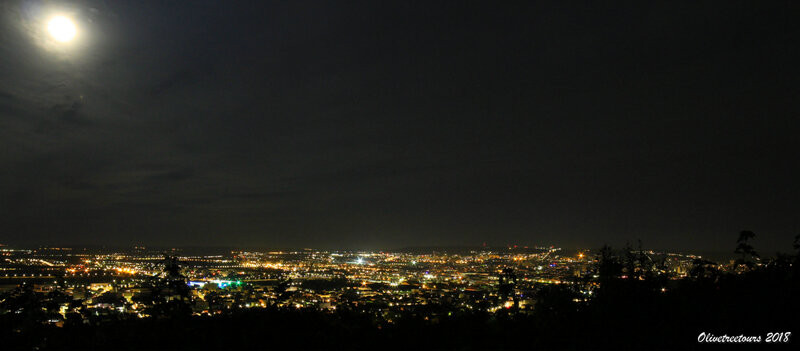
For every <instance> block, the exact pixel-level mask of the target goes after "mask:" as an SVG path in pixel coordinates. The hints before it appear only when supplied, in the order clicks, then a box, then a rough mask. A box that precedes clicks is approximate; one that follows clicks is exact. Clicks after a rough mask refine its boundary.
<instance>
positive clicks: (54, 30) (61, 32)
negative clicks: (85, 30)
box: [47, 16, 77, 43]
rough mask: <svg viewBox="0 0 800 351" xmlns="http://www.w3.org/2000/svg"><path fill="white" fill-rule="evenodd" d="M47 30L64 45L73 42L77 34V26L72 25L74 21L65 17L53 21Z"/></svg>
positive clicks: (55, 18)
mask: <svg viewBox="0 0 800 351" xmlns="http://www.w3.org/2000/svg"><path fill="white" fill-rule="evenodd" d="M47 29H48V30H49V31H50V35H52V36H53V38H54V39H55V40H58V41H60V42H62V43H64V42H68V41H70V40H72V38H74V37H75V33H76V32H77V30H76V29H75V25H74V24H72V21H70V20H69V18H66V17H64V16H58V17H54V18H53V19H51V20H50V23H48V24H47Z"/></svg>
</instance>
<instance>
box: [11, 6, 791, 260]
mask: <svg viewBox="0 0 800 351" xmlns="http://www.w3.org/2000/svg"><path fill="white" fill-rule="evenodd" d="M577 3H578V2H571V1H569V2H565V1H552V2H538V1H526V2H521V3H519V4H512V3H511V2H495V1H491V2H489V1H487V2H485V3H479V2H468V1H441V2H439V1H430V0H428V1H398V2H396V3H394V2H392V3H390V2H388V1H364V2H351V1H318V2H317V1H314V2H306V1H297V0H292V1H280V2H278V1H197V0H195V1H141V0H135V1H134V0H127V1H112V0H106V1H100V0H97V1H90V0H85V1H5V2H2V4H0V165H2V169H1V170H0V243H7V244H8V243H11V244H18V245H39V244H64V245H68V244H103V245H129V244H147V245H209V246H218V245H247V246H260V247H316V248H371V249H388V248H397V247H403V246H424V245H481V244H482V243H484V242H486V243H487V244H488V245H507V244H519V245H534V244H546V245H551V244H552V245H561V246H565V247H591V248H596V247H599V246H600V245H602V244H603V243H609V244H612V245H614V246H621V245H623V244H624V243H625V242H626V241H630V242H631V243H635V242H636V240H637V239H641V240H642V242H643V244H644V246H646V247H656V248H677V249H697V250H708V249H718V248H719V249H723V250H728V249H730V250H732V249H733V247H734V246H735V240H736V236H737V234H738V232H739V231H740V230H743V229H748V230H753V231H755V232H756V234H757V236H756V240H755V242H754V245H755V247H756V249H762V250H763V251H765V253H771V252H774V251H775V250H782V251H789V250H791V242H792V238H793V237H794V235H796V234H798V233H800V201H798V200H799V199H800V185H798V181H800V171H798V168H800V167H798V162H800V157H798V156H800V121H799V120H798V117H800V104H799V103H798V102H800V88H798V84H799V83H800V50H798V45H800V20H798V19H800V6H798V4H797V3H796V2H791V1H775V2H771V1H713V2H708V1H686V2H656V1H635V2H631V3H629V4H628V5H625V6H622V5H620V3H617V2H615V4H614V5H610V4H608V5H607V4H603V3H604V2H602V1H591V2H588V4H583V5H579V4H577ZM55 14H63V15H65V16H67V17H69V18H71V19H72V20H73V21H74V23H75V25H76V26H77V28H78V34H77V36H76V38H75V40H73V41H71V42H67V43H58V42H55V41H54V40H53V39H52V38H50V36H49V34H48V33H47V29H46V28H47V22H48V20H49V19H50V18H51V17H52V16H53V15H55Z"/></svg>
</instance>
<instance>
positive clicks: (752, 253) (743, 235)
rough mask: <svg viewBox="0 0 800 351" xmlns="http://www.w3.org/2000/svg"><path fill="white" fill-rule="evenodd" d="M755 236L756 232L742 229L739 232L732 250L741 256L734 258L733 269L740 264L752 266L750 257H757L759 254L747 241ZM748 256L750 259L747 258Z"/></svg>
mask: <svg viewBox="0 0 800 351" xmlns="http://www.w3.org/2000/svg"><path fill="white" fill-rule="evenodd" d="M755 236H756V234H755V233H753V232H752V231H749V230H743V231H741V232H740V233H739V239H737V240H736V243H737V245H736V250H734V251H733V252H734V253H737V254H740V255H742V257H741V258H739V259H737V260H736V262H735V263H734V269H736V268H738V267H740V266H744V267H747V268H751V269H752V268H753V266H754V263H753V262H752V261H751V260H750V259H752V258H758V257H759V256H758V253H757V252H756V250H755V249H754V248H753V246H752V245H750V243H749V241H750V240H751V239H753V238H755ZM748 256H749V258H750V259H748Z"/></svg>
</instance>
